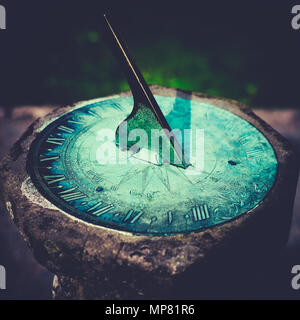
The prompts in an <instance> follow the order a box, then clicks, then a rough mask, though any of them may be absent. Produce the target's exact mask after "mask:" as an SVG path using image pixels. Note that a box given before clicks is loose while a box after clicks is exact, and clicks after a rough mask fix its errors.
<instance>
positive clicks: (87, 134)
mask: <svg viewBox="0 0 300 320" xmlns="http://www.w3.org/2000/svg"><path fill="white" fill-rule="evenodd" d="M156 100H157V102H158V104H159V106H160V107H161V110H162V112H163V113H164V115H165V117H166V119H167V121H168V123H169V124H170V127H171V128H172V129H175V128H177V129H179V130H181V132H182V133H184V137H185V139H187V140H185V143H186V145H187V142H186V141H188V144H189V145H190V148H187V151H186V157H187V158H188V159H190V161H191V163H192V165H191V166H190V167H188V168H187V169H183V168H178V167H176V166H173V165H170V164H163V165H161V164H158V163H156V162H155V161H151V160H150V161H149V159H147V161H146V160H145V157H144V156H143V151H140V152H139V153H137V154H134V155H133V154H132V153H130V152H129V151H121V150H119V149H118V148H117V147H116V145H115V135H114V134H111V135H110V134H109V133H110V132H113V133H115V130H116V128H117V127H118V125H119V124H120V123H121V122H122V121H123V120H124V119H125V118H127V116H128V115H129V114H130V113H131V111H132V106H133V99H132V97H115V98H111V99H109V100H99V101H97V102H93V103H90V104H88V103H86V104H81V105H79V106H78V107H77V108H76V109H74V110H73V111H72V112H69V113H67V114H65V115H63V116H61V117H60V118H58V119H56V120H55V121H53V122H51V123H50V124H48V126H47V127H46V128H45V129H44V130H43V131H42V132H41V133H40V134H39V135H38V137H37V139H36V140H35V141H34V142H33V144H32V146H31V149H30V152H29V156H28V161H27V170H28V172H29V174H30V176H31V179H32V181H33V183H34V184H35V186H36V187H37V189H38V190H39V192H40V193H41V194H42V195H43V196H44V197H45V198H46V199H48V200H49V201H50V202H52V203H53V204H54V205H55V206H57V207H58V208H60V209H62V210H63V211H64V212H66V213H68V214H70V215H72V216H74V217H77V218H79V219H82V220H84V221H86V222H89V223H92V224H95V225H100V226H104V227H107V228H112V229H117V230H124V231H128V232H132V233H136V234H144V235H149V236H155V235H160V236H161V235H172V234H177V233H187V232H192V231H201V230H203V229H205V228H208V227H212V226H215V225H218V224H221V223H225V222H227V221H230V220H232V219H234V218H237V217H239V216H241V215H242V214H244V213H246V212H248V211H249V210H251V209H253V208H254V207H255V206H257V205H258V204H259V203H260V202H261V201H262V200H263V199H264V197H265V196H266V194H267V193H268V191H269V190H270V189H271V188H272V186H273V184H274V182H275V178H276V173H277V159H276V156H275V153H274V151H273V148H272V146H271V145H270V143H269V142H268V140H267V139H266V138H265V137H264V136H263V135H262V133H261V132H260V131H258V130H257V129H256V128H255V127H254V126H253V125H251V124H249V123H248V122H247V121H245V120H244V119H242V118H240V117H238V116H237V115H234V114H233V113H231V112H228V111H225V110H223V109H221V108H218V107H216V106H213V105H209V104H205V103H201V102H199V101H195V100H186V99H181V98H176V97H162V96H156ZM184 129H191V130H188V131H185V132H184V131H183V130H184ZM196 129H198V130H196ZM105 133H107V134H106V136H105V135H103V134H105ZM104 136H105V137H104ZM196 155H198V158H199V159H200V160H199V159H198V158H197V159H198V160H197V161H198V162H197V165H195V163H193V161H196V160H195V159H196ZM62 214H63V213H62Z"/></svg>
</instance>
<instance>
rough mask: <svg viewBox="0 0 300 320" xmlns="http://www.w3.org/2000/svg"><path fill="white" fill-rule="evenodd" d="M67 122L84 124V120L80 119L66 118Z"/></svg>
mask: <svg viewBox="0 0 300 320" xmlns="http://www.w3.org/2000/svg"><path fill="white" fill-rule="evenodd" d="M68 122H69V123H75V124H84V122H82V121H78V120H68Z"/></svg>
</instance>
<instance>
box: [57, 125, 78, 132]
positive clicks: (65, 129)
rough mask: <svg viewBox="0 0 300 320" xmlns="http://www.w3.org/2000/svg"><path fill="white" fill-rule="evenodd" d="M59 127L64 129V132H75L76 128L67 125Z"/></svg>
mask: <svg viewBox="0 0 300 320" xmlns="http://www.w3.org/2000/svg"><path fill="white" fill-rule="evenodd" d="M58 129H59V130H61V131H63V132H67V133H73V132H74V129H72V128H69V127H66V126H59V127H58Z"/></svg>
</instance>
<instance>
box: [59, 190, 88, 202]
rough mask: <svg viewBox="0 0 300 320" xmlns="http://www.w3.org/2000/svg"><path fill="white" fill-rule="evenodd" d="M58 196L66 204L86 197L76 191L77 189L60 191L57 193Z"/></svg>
mask: <svg viewBox="0 0 300 320" xmlns="http://www.w3.org/2000/svg"><path fill="white" fill-rule="evenodd" d="M59 195H60V197H61V198H62V199H63V200H65V201H68V202H70V201H74V200H79V199H82V198H86V195H85V194H83V193H82V192H81V191H78V189H77V188H71V189H68V190H64V191H61V192H59Z"/></svg>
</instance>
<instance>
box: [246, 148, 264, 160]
mask: <svg viewBox="0 0 300 320" xmlns="http://www.w3.org/2000/svg"><path fill="white" fill-rule="evenodd" d="M246 155H247V158H248V159H253V158H260V157H261V156H262V150H261V149H260V148H252V149H248V150H246Z"/></svg>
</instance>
